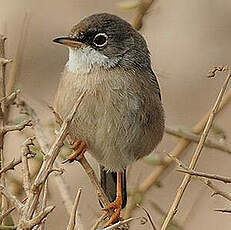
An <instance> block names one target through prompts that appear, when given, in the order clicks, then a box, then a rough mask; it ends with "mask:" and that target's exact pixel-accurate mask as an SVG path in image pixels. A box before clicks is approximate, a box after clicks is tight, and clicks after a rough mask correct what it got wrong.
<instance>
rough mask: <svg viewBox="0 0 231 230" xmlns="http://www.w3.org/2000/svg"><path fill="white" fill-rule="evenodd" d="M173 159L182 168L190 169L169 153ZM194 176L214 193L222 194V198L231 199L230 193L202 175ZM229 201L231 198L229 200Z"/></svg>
mask: <svg viewBox="0 0 231 230" xmlns="http://www.w3.org/2000/svg"><path fill="white" fill-rule="evenodd" d="M169 156H170V157H171V158H172V159H173V160H174V161H176V163H177V164H178V165H179V167H181V168H183V169H184V170H186V171H187V170H190V169H189V168H188V167H187V166H186V165H185V164H184V163H183V162H182V161H180V160H179V159H177V158H176V157H174V156H171V155H169ZM195 178H197V179H199V180H200V181H201V182H203V183H204V184H206V185H207V186H208V187H210V188H211V189H212V190H213V191H214V195H216V194H218V195H220V196H223V197H224V198H226V199H228V200H230V199H231V195H230V194H229V193H226V192H223V191H221V190H220V189H219V188H218V187H216V186H215V185H214V184H213V183H212V182H211V181H210V180H208V179H205V178H203V177H200V176H196V175H195ZM230 201H231V200H230Z"/></svg>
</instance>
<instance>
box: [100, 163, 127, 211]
mask: <svg viewBox="0 0 231 230" xmlns="http://www.w3.org/2000/svg"><path fill="white" fill-rule="evenodd" d="M121 174H122V178H121V186H122V208H124V207H125V206H126V204H127V185H126V170H124V171H123V172H122V173H121ZM100 181H101V186H102V188H103V190H104V192H105V194H106V195H107V197H108V199H109V201H110V202H113V201H114V200H115V199H116V183H117V175H116V172H109V171H107V170H105V169H104V167H103V166H100Z"/></svg>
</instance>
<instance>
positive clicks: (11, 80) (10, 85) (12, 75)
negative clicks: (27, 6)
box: [6, 13, 30, 94]
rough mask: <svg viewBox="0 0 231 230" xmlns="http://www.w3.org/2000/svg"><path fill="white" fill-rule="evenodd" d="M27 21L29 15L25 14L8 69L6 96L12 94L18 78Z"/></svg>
mask: <svg viewBox="0 0 231 230" xmlns="http://www.w3.org/2000/svg"><path fill="white" fill-rule="evenodd" d="M29 21H30V15H29V13H26V14H25V17H24V20H23V24H22V29H21V32H20V35H19V41H18V45H17V50H16V55H15V58H14V62H13V64H12V68H11V69H10V72H9V77H8V82H7V85H6V91H7V93H8V94H10V93H12V91H13V89H14V85H15V82H16V78H17V76H19V73H20V65H21V60H22V55H23V51H24V45H25V41H26V36H27V30H28V26H29Z"/></svg>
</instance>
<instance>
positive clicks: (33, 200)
mask: <svg viewBox="0 0 231 230" xmlns="http://www.w3.org/2000/svg"><path fill="white" fill-rule="evenodd" d="M84 95H85V93H83V94H82V95H81V96H80V97H79V99H78V100H77V102H76V104H75V106H74V108H73V110H72V111H71V113H70V114H69V116H68V118H67V119H66V120H65V121H64V122H63V124H62V126H61V128H60V130H59V133H58V135H57V138H56V140H55V141H54V143H53V145H52V146H51V148H50V150H49V152H48V153H47V155H46V158H45V160H44V161H43V164H42V166H41V168H40V170H39V173H38V175H37V176H36V178H35V180H34V183H33V184H32V185H31V188H30V191H31V192H30V194H29V196H28V200H27V202H26V204H25V206H26V207H27V211H26V212H25V213H24V219H29V218H31V216H32V215H33V212H34V211H35V208H36V205H37V201H38V196H39V193H40V191H41V185H42V184H44V182H45V181H46V179H47V177H48V175H49V171H50V170H51V169H52V167H53V164H54V161H55V159H56V158H57V156H58V153H59V151H60V148H61V147H62V145H63V141H64V140H65V138H66V136H67V134H68V130H69V127H70V125H71V122H72V119H73V117H74V116H75V114H76V112H77V109H78V107H79V105H80V103H81V101H82V99H83V97H84Z"/></svg>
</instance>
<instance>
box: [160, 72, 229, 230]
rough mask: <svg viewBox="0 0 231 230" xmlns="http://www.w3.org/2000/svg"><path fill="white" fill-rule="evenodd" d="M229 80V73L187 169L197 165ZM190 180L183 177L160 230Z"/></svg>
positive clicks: (166, 222) (173, 211)
mask: <svg viewBox="0 0 231 230" xmlns="http://www.w3.org/2000/svg"><path fill="white" fill-rule="evenodd" d="M230 78H231V73H230V72H229V73H228V76H227V78H226V80H225V82H224V84H223V87H222V88H221V91H220V93H219V95H218V97H217V100H216V102H215V104H214V106H213V108H212V111H211V112H210V115H209V118H208V121H207V123H206V126H205V128H204V131H203V133H202V135H201V138H200V141H199V143H198V145H197V147H196V150H195V152H194V155H193V157H192V160H191V162H190V165H189V169H194V167H195V166H196V163H197V161H198V159H199V156H200V153H201V150H202V149H203V146H204V143H205V140H206V138H207V136H208V133H209V130H210V128H211V126H212V123H213V120H214V118H215V116H216V113H217V111H218V108H219V106H220V103H221V101H222V98H223V96H224V93H225V91H226V88H227V86H228V83H229V80H230ZM190 178H191V176H190V175H189V174H187V175H185V176H184V179H183V181H182V183H181V185H180V186H179V188H178V190H177V194H176V197H175V199H174V201H173V204H172V206H171V208H170V210H169V212H168V215H167V217H166V219H165V221H164V223H163V225H162V227H161V230H165V229H166V228H167V226H168V224H169V222H170V221H171V219H172V218H173V216H174V215H175V214H176V212H177V207H178V205H179V203H180V200H181V198H182V196H183V193H184V191H185V189H186V187H187V185H188V183H189V181H190Z"/></svg>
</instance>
